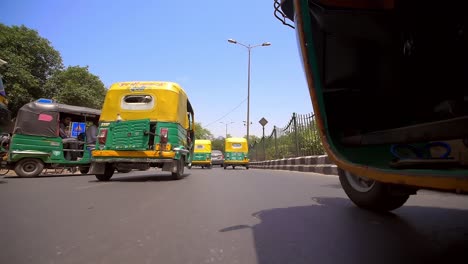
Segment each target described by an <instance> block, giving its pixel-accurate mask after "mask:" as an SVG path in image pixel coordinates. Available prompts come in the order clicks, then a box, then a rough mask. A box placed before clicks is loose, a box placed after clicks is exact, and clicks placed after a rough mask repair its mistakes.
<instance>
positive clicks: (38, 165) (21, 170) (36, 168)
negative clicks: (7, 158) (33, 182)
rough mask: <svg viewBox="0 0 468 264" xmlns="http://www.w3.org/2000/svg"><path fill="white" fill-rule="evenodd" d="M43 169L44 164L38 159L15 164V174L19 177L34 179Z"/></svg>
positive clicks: (24, 160)
mask: <svg viewBox="0 0 468 264" xmlns="http://www.w3.org/2000/svg"><path fill="white" fill-rule="evenodd" d="M43 169H44V163H43V162H42V160H40V159H33V158H26V159H22V160H20V161H19V162H18V163H16V166H15V173H16V175H18V176H20V177H36V176H39V174H41V172H42V170H43Z"/></svg>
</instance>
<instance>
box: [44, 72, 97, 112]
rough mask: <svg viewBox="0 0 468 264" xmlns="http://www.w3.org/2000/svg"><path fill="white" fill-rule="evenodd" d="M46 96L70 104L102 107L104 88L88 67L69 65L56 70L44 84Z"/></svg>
mask: <svg viewBox="0 0 468 264" xmlns="http://www.w3.org/2000/svg"><path fill="white" fill-rule="evenodd" d="M44 90H45V95H46V97H47V98H53V99H56V100H57V101H58V102H60V103H63V104H70V105H79V106H86V107H91V108H96V109H101V108H102V103H103V102H104V97H105V96H106V88H105V86H104V84H103V83H102V81H101V80H100V79H99V77H97V76H96V75H93V74H91V73H90V72H89V71H88V67H79V66H71V67H68V68H67V69H65V70H64V71H59V72H56V73H55V74H54V75H53V76H52V77H51V78H49V80H47V83H46V84H45V85H44Z"/></svg>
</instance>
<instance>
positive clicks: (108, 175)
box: [96, 163, 115, 181]
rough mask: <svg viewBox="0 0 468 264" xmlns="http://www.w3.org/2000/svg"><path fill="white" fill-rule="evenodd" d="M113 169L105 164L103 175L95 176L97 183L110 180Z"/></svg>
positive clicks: (110, 165)
mask: <svg viewBox="0 0 468 264" xmlns="http://www.w3.org/2000/svg"><path fill="white" fill-rule="evenodd" d="M114 171H115V169H114V167H113V166H112V164H110V163H108V164H106V167H105V169H104V173H103V174H96V178H97V179H98V180H99V181H108V180H110V179H111V178H112V175H114Z"/></svg>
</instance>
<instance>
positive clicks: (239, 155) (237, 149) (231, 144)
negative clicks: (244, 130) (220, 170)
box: [223, 138, 249, 169]
mask: <svg viewBox="0 0 468 264" xmlns="http://www.w3.org/2000/svg"><path fill="white" fill-rule="evenodd" d="M229 166H232V168H233V169H235V168H236V166H243V167H245V168H246V169H249V145H248V143H247V139H245V138H226V139H225V140H224V164H223V167H224V169H226V168H227V167H229Z"/></svg>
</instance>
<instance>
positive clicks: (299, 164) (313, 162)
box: [249, 155, 338, 175]
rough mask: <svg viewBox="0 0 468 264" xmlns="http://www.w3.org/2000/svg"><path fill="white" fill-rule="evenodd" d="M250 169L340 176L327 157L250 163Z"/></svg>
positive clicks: (306, 157)
mask: <svg viewBox="0 0 468 264" xmlns="http://www.w3.org/2000/svg"><path fill="white" fill-rule="evenodd" d="M249 167H250V168H253V169H268V170H290V171H303V172H315V173H322V174H328V175H338V169H337V167H336V165H334V164H332V163H331V162H330V160H329V159H328V156H327V155H320V156H305V157H297V158H288V159H276V160H265V161H252V162H250V163H249Z"/></svg>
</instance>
